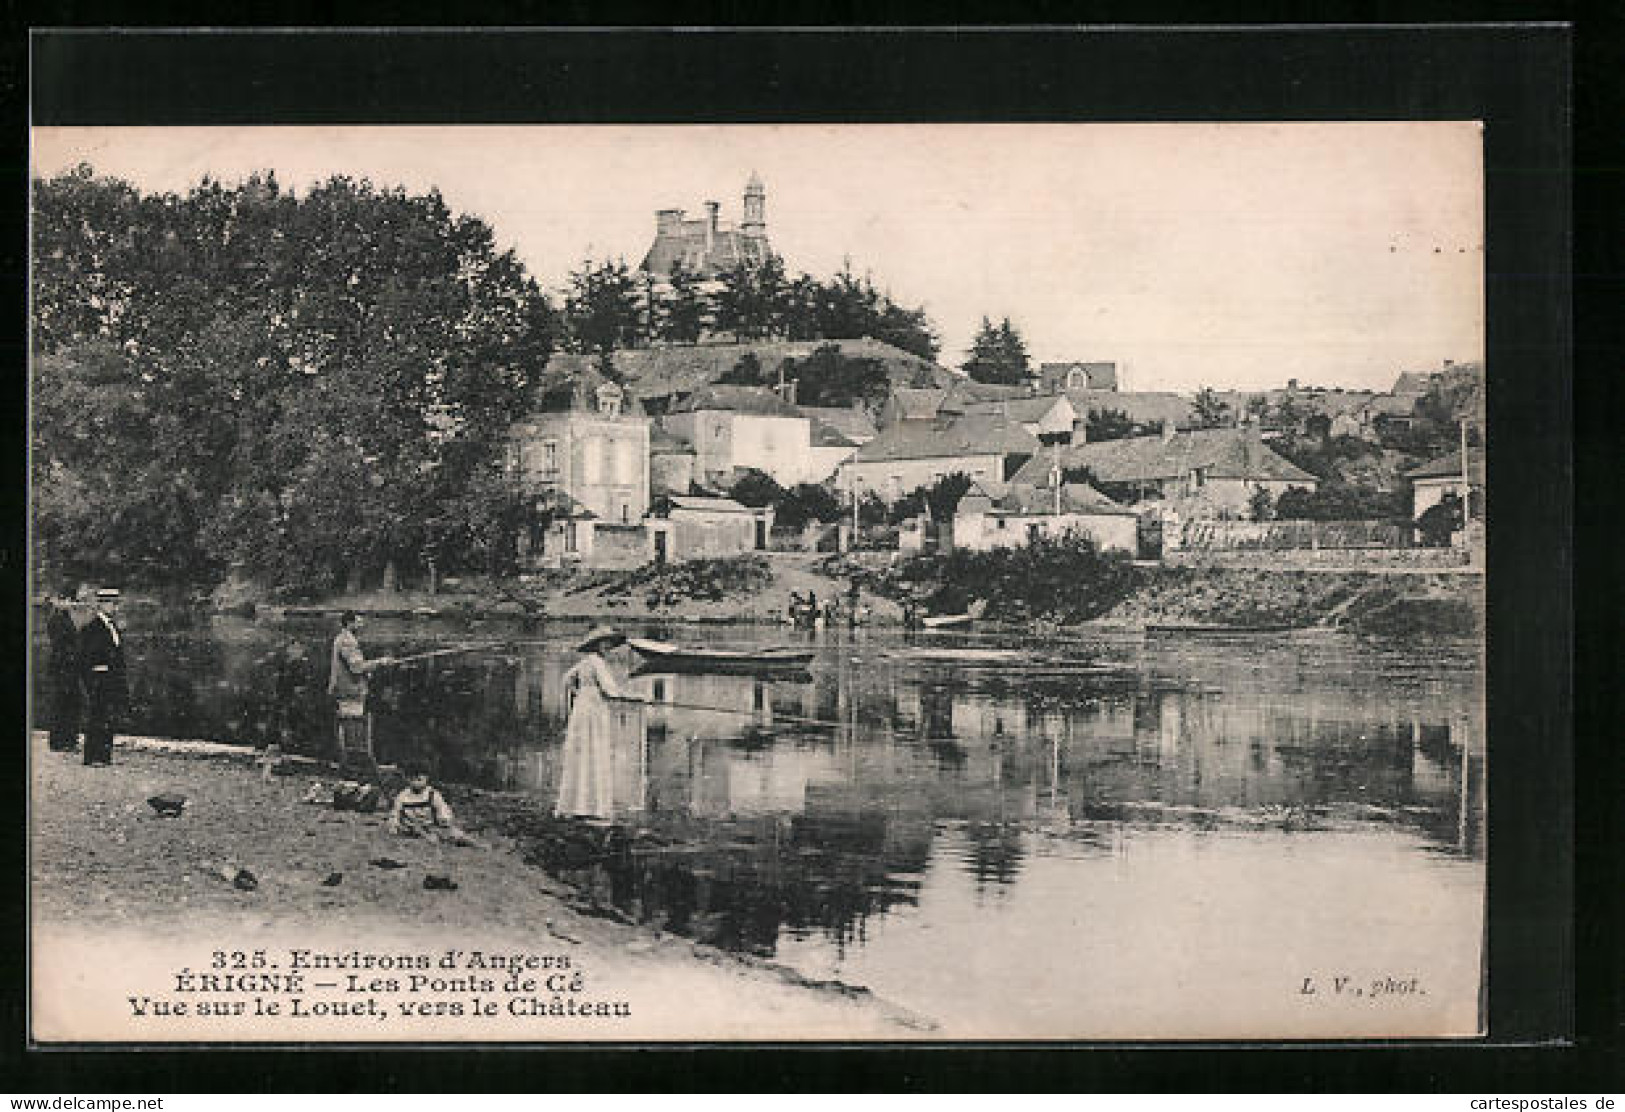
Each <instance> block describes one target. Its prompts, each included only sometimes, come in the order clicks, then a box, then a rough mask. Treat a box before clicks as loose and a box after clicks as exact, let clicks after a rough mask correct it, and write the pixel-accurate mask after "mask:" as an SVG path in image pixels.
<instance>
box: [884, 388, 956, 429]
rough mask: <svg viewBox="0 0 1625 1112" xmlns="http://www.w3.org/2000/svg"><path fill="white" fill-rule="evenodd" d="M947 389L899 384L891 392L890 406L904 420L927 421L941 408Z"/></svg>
mask: <svg viewBox="0 0 1625 1112" xmlns="http://www.w3.org/2000/svg"><path fill="white" fill-rule="evenodd" d="M947 396H948V391H946V390H937V389H916V388H913V387H909V386H899V387H897V388H896V389H895V390H893V391H892V392H891V404H892V408H893V409H894V410H895V411H896V412H897V415H898V417H900V418H902V419H903V420H906V421H929V420H932V419H934V418H935V417H936V415H937V411H938V410H940V409H941V408H942V403H943V400H944V399H946V398H947Z"/></svg>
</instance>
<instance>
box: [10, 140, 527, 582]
mask: <svg viewBox="0 0 1625 1112" xmlns="http://www.w3.org/2000/svg"><path fill="white" fill-rule="evenodd" d="M33 216H34V243H33V248H34V258H35V260H36V267H35V272H34V285H33V290H32V292H33V295H34V299H35V305H36V313H35V316H34V319H33V331H34V350H35V352H36V355H37V361H36V364H35V375H34V381H33V387H34V399H35V404H34V410H33V428H32V435H33V444H34V449H35V454H34V459H33V461H32V463H33V467H34V480H35V484H36V487H35V489H36V496H37V503H36V507H37V512H36V517H35V524H36V526H37V530H38V532H37V538H38V542H39V545H40V549H39V555H40V557H41V559H43V560H44V561H46V562H47V563H54V564H58V565H61V566H69V565H78V566H80V567H82V568H83V569H84V570H86V571H88V572H94V573H96V574H117V575H126V576H130V577H134V578H139V579H143V580H147V581H155V582H156V581H163V580H169V581H192V582H200V581H207V580H208V579H209V578H210V577H213V576H218V575H219V574H221V573H222V572H223V571H224V570H225V569H226V568H228V567H230V566H232V565H233V564H237V565H241V566H243V567H244V568H245V569H247V570H248V571H250V572H251V573H254V574H256V575H260V576H263V577H264V578H266V579H267V580H268V581H270V582H272V583H276V584H283V585H288V586H298V587H300V588H302V589H307V590H320V589H323V588H325V587H330V586H334V585H336V584H337V582H339V581H340V580H342V579H343V578H345V577H346V575H347V573H349V572H353V571H354V570H355V569H358V568H361V569H367V568H371V569H377V568H380V567H382V565H384V564H385V563H387V562H390V561H412V560H416V559H417V558H419V557H420V556H421V555H422V554H424V553H425V552H437V553H439V554H440V555H441V556H442V559H443V560H444V561H445V562H444V563H443V564H442V566H443V567H446V568H447V570H450V568H452V567H455V566H459V565H460V564H473V563H477V562H478V561H480V560H481V559H483V556H482V554H481V553H482V551H483V550H482V549H480V548H479V546H478V545H476V544H475V543H474V541H473V540H472V538H473V536H474V533H475V532H476V531H477V530H478V529H480V528H485V526H484V525H481V524H480V522H481V521H485V520H487V519H488V518H489V517H490V515H489V514H488V513H486V512H485V509H482V508H481V507H480V506H479V501H480V500H479V499H477V498H470V497H468V495H469V493H470V491H471V490H473V489H475V488H476V487H477V486H479V485H480V484H482V483H483V484H486V485H489V483H490V481H491V480H490V476H491V474H492V470H493V468H494V467H495V466H496V464H497V461H498V458H499V456H500V453H501V444H502V438H503V436H504V434H505V431H506V428H507V424H508V421H509V420H510V419H511V415H512V413H513V412H514V411H515V410H516V409H518V408H519V407H520V406H521V404H522V402H523V399H524V397H525V394H526V389H527V386H528V383H529V381H530V380H531V377H532V376H533V375H534V374H535V373H536V372H538V371H539V370H540V369H541V368H542V366H543V365H544V364H545V363H546V361H547V358H548V354H549V352H550V351H551V349H552V345H553V340H554V336H555V335H556V332H557V324H556V317H555V315H554V313H553V310H552V308H551V306H550V305H549V304H548V302H547V300H546V298H545V297H544V296H543V295H542V293H541V291H540V290H539V289H538V287H537V286H536V283H535V282H534V281H533V280H532V279H531V278H530V277H529V276H528V275H527V274H526V273H525V270H524V268H523V266H522V265H521V264H520V263H519V261H518V259H517V258H516V256H515V255H514V254H513V252H511V251H499V250H498V249H497V247H496V245H495V243H494V240H493V237H492V234H491V230H490V228H489V227H487V226H486V225H485V224H484V223H483V222H481V221H479V220H477V219H475V218H472V217H467V216H459V215H456V214H454V213H453V212H451V211H450V210H449V209H448V208H447V207H446V205H445V203H444V201H443V200H442V199H441V197H440V196H439V194H438V193H436V192H434V191H430V192H429V193H426V194H409V193H407V192H406V191H405V190H403V189H399V188H393V189H391V188H381V187H378V186H375V185H373V184H372V183H371V182H368V181H365V180H361V181H357V180H355V179H352V178H347V177H335V178H332V179H330V180H329V181H327V182H325V183H323V184H321V185H319V186H317V187H315V188H313V189H312V190H310V191H309V192H308V193H306V194H304V195H303V196H295V195H294V194H293V193H291V192H286V191H284V190H283V189H282V188H281V187H280V186H279V184H278V183H277V182H276V179H275V177H274V176H272V175H270V174H262V175H255V176H253V177H250V178H249V179H247V180H246V181H244V182H242V183H240V184H237V185H232V186H228V185H225V184H222V183H220V182H217V181H213V180H209V179H205V180H204V181H203V182H201V183H200V184H199V185H198V186H197V187H195V188H194V189H192V190H191V191H190V192H188V193H187V194H186V195H184V196H179V195H175V194H163V195H145V194H142V193H140V192H139V191H137V190H136V189H134V188H132V187H131V186H130V185H128V184H126V183H124V182H120V181H116V180H112V179H108V178H101V177H97V176H96V175H95V174H94V172H93V171H92V170H90V168H89V167H83V166H82V167H79V168H77V169H75V170H73V171H70V172H68V173H66V174H62V175H59V176H57V177H55V178H52V179H49V180H36V181H35V182H34V183H33ZM465 512H466V513H467V514H469V515H473V517H471V518H469V519H464V518H462V517H460V516H459V515H460V514H463V513H465ZM499 516H500V515H499ZM473 518H479V520H474V519H473Z"/></svg>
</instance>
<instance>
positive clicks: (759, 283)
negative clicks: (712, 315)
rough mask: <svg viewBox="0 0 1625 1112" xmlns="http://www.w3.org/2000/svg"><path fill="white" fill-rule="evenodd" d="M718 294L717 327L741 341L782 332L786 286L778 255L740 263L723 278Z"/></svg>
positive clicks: (723, 275) (782, 266) (725, 272)
mask: <svg viewBox="0 0 1625 1112" xmlns="http://www.w3.org/2000/svg"><path fill="white" fill-rule="evenodd" d="M720 279H721V282H722V288H721V289H720V290H718V291H717V294H716V327H717V329H718V330H719V331H722V332H731V333H733V335H734V336H735V337H737V338H738V339H741V340H760V339H764V338H767V337H771V336H773V335H776V334H778V333H779V330H780V328H781V327H782V324H783V320H784V307H785V299H786V295H787V287H786V284H785V279H784V264H783V263H782V262H780V261H779V259H778V257H777V256H769V257H768V258H767V259H766V260H765V261H763V262H760V263H748V262H741V263H738V264H736V265H735V266H733V267H732V268H731V269H729V270H726V271H724V272H723V273H722V275H721V276H720Z"/></svg>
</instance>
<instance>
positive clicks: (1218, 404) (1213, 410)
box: [1191, 386, 1230, 429]
mask: <svg viewBox="0 0 1625 1112" xmlns="http://www.w3.org/2000/svg"><path fill="white" fill-rule="evenodd" d="M1229 413H1230V403H1229V402H1226V401H1224V400H1223V399H1222V398H1220V397H1219V395H1218V394H1217V393H1215V392H1214V390H1213V387H1211V386H1204V387H1202V388H1201V389H1200V390H1198V391H1197V392H1196V397H1195V399H1194V400H1193V401H1192V403H1191V415H1192V417H1193V418H1194V419H1195V421H1196V427H1197V428H1201V429H1216V428H1218V427H1219V426H1220V425H1223V424H1225V423H1226V417H1227V416H1228V414H1229Z"/></svg>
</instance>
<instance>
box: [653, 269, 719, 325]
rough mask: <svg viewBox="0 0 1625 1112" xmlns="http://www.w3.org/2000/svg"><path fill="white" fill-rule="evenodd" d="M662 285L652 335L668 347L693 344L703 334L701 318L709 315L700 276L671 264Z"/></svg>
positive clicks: (707, 302)
mask: <svg viewBox="0 0 1625 1112" xmlns="http://www.w3.org/2000/svg"><path fill="white" fill-rule="evenodd" d="M666 284H667V291H666V293H665V295H664V297H662V298H661V299H659V300H658V302H657V306H656V312H655V327H654V333H655V335H656V336H658V337H659V338H660V339H662V340H666V341H669V342H671V343H678V344H692V343H695V342H696V341H698V340H699V338H700V334H701V333H702V332H703V331H704V330H705V318H706V315H707V314H708V313H709V312H710V299H709V298H708V297H706V295H705V291H704V289H703V288H702V286H701V282H700V276H699V275H698V274H695V273H694V272H693V271H692V270H689V269H688V268H687V267H685V266H684V265H683V263H682V260H678V261H677V262H675V263H673V264H672V268H671V273H670V274H669V275H667V277H666Z"/></svg>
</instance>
